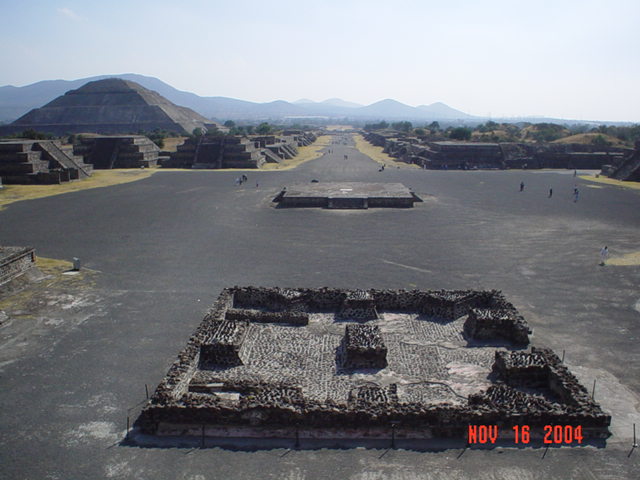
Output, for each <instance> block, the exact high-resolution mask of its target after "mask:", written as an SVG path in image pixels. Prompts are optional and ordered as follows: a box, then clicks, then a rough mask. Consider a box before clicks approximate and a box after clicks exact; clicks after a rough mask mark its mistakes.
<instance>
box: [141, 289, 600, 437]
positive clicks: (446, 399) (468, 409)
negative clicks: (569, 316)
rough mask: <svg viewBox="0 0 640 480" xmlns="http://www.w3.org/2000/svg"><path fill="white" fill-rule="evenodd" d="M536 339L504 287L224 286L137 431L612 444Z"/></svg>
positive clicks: (590, 406)
mask: <svg viewBox="0 0 640 480" xmlns="http://www.w3.org/2000/svg"><path fill="white" fill-rule="evenodd" d="M530 333H531V331H530V329H529V327H528V326H527V323H526V321H525V319H524V318H523V317H522V316H521V315H520V314H519V313H518V311H517V309H516V308H515V307H514V306H513V305H512V304H511V303H509V302H508V301H507V300H506V299H505V298H504V297H503V296H502V294H501V293H500V292H497V291H474V290H464V291H462V290H456V291H445V290H437V291H419V290H412V291H406V290H341V289H331V288H319V289H302V288H301V289H282V288H256V287H234V288H228V289H225V290H223V291H222V293H221V295H220V297H219V298H218V300H217V302H216V303H215V304H214V305H213V307H212V308H211V309H210V310H209V312H208V313H207V315H206V316H205V318H204V319H203V321H202V323H201V324H200V326H199V327H198V328H197V330H196V332H195V333H194V334H193V336H192V337H191V338H190V339H189V341H188V343H187V346H186V348H185V349H184V350H183V351H182V352H181V353H180V354H179V356H178V359H177V360H176V361H175V363H174V364H173V366H172V367H171V368H170V369H169V372H168V373H167V375H166V376H165V378H164V379H163V380H162V381H161V383H160V384H159V385H158V387H157V389H156V391H155V393H154V394H153V396H152V397H151V399H150V400H149V401H148V402H147V404H146V406H145V407H144V409H143V411H142V413H141V415H140V417H139V418H138V420H137V423H136V425H137V428H138V429H139V431H141V432H142V433H144V434H148V435H157V436H166V435H168V436H178V437H180V436H197V437H200V436H202V437H204V436H209V437H234V438H235V437H244V438H247V437H250V438H297V439H299V438H307V439H351V440H364V439H380V438H391V437H392V436H393V438H398V439H405V440H411V441H412V440H424V439H430V438H441V437H449V438H453V439H458V440H461V439H464V438H465V437H466V434H467V432H468V429H469V425H485V426H486V425H497V426H498V427H499V428H500V429H501V431H504V432H511V431H512V427H513V426H514V425H527V426H528V427H529V428H530V429H531V435H532V438H533V437H534V436H535V435H537V434H539V433H541V432H542V431H543V429H544V427H545V425H565V426H572V427H576V428H577V427H578V426H579V427H580V431H581V435H582V436H583V437H584V438H585V439H586V438H591V439H603V438H606V437H607V436H608V435H609V432H608V426H609V424H610V422H611V417H610V416H609V415H607V414H605V413H604V412H603V411H602V410H601V408H600V406H599V405H598V404H597V403H595V402H594V400H593V399H592V397H591V396H590V395H589V393H588V392H587V390H586V389H585V388H584V387H583V386H582V385H581V384H580V383H579V382H578V381H577V379H576V378H575V377H574V376H573V374H572V373H571V372H570V371H569V370H568V369H567V367H566V366H565V365H564V364H563V363H562V361H561V360H560V359H559V358H558V356H556V355H555V354H554V353H553V352H552V351H551V350H548V349H543V348H536V347H531V348H530V349H529V350H527V347H528V345H529V334H530ZM581 441H582V440H581ZM576 445H577V443H576Z"/></svg>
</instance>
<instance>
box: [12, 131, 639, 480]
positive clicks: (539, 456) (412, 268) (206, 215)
mask: <svg viewBox="0 0 640 480" xmlns="http://www.w3.org/2000/svg"><path fill="white" fill-rule="evenodd" d="M329 148H331V150H332V153H331V154H328V153H327V154H326V155H324V156H322V157H320V158H319V159H317V160H313V161H311V162H309V163H306V164H304V165H302V166H300V167H298V168H296V169H293V170H289V171H282V172H277V171H272V172H267V171H265V172H258V171H256V172H246V175H247V176H248V177H249V180H248V181H247V182H245V183H244V184H243V185H236V183H235V181H234V180H235V178H236V177H237V176H238V174H237V172H213V171H185V172H175V171H171V172H162V171H160V172H158V173H155V174H154V175H153V176H151V177H149V178H147V179H145V180H141V181H138V182H133V183H129V184H123V185H118V186H113V187H108V188H98V189H93V190H86V191H81V192H76V193H70V194H65V195H59V196H53V197H48V198H43V199H39V200H30V201H23V202H18V203H15V204H12V205H10V206H8V207H7V208H5V209H4V210H2V211H0V245H29V246H33V247H35V249H36V253H37V254H38V255H39V256H42V257H47V258H55V259H67V260H71V259H72V258H73V257H78V258H80V259H81V260H82V265H83V267H85V268H86V269H88V270H87V271H86V272H85V273H81V274H80V275H78V276H76V277H74V279H73V281H71V280H69V281H70V282H71V283H70V285H72V287H73V288H69V289H68V290H66V291H64V292H61V291H58V290H56V288H60V287H59V286H58V287H57V286H56V284H54V283H51V282H50V283H46V282H47V280H43V281H41V282H39V283H38V284H36V285H37V288H38V289H39V292H40V294H39V295H40V296H39V297H38V298H39V300H33V301H27V300H25V301H24V303H25V304H26V305H28V306H29V308H28V309H26V308H23V307H22V306H20V308H18V307H13V308H12V307H11V306H7V305H6V303H2V307H1V308H0V310H2V312H0V404H1V405H2V408H0V465H1V468H0V478H10V479H21V478H60V479H67V478H143V479H144V478H158V479H167V480H168V479H194V480H195V479H200V478H229V479H241V478H273V479H291V480H302V479H315V478H328V479H329V478H331V479H333V478H340V479H342V478H344V479H358V480H365V479H367V480H369V479H378V478H380V479H394V480H396V479H418V478H421V479H422V478H425V479H437V478H450V479H470V480H472V479H473V480H476V479H487V480H488V479H511V478H524V479H534V478H545V479H551V478H554V479H555V478H558V479H583V478H598V479H600V478H601V479H614V478H615V479H619V478H636V476H637V472H638V471H639V468H640V464H639V460H638V459H639V458H640V451H638V449H636V450H634V451H632V449H631V444H632V424H633V423H634V422H635V423H636V424H637V425H638V427H639V428H638V430H639V431H640V414H639V413H638V408H639V407H638V405H640V401H639V398H640V397H639V395H640V375H639V374H638V373H639V372H640V349H639V348H638V330H639V327H638V325H639V322H640V311H639V310H640V289H639V288H638V285H640V266H638V265H626V266H616V265H606V266H604V267H602V266H599V265H598V263H599V261H600V258H599V252H600V249H601V248H602V247H603V246H604V245H607V246H608V247H609V250H610V251H611V256H612V259H613V258H615V257H622V256H623V255H627V254H631V253H635V252H637V251H638V250H640V247H639V245H638V239H639V238H640V208H639V206H640V192H639V191H637V190H627V189H622V188H619V187H614V186H608V185H599V184H594V183H591V182H588V181H586V180H582V179H581V178H580V177H574V176H573V171H516V170H512V171H466V172H465V171H427V170H419V169H412V168H400V169H396V168H391V167H387V168H386V169H385V170H384V171H379V164H377V163H375V162H373V161H372V160H370V159H369V158H367V157H365V156H364V155H362V154H360V153H359V152H358V151H357V150H356V149H355V148H354V146H353V142H352V141H351V140H350V139H347V141H346V144H343V143H342V142H338V143H335V144H333V145H330V147H329ZM345 155H347V156H348V159H347V160H345V158H344V156H345ZM313 179H317V180H319V183H321V182H366V183H400V184H403V185H405V186H406V187H407V188H409V189H410V190H411V191H412V192H415V194H416V195H418V196H419V197H420V198H421V199H422V200H423V202H421V203H416V204H415V205H414V207H413V208H401V209H395V208H381V209H368V210H327V209H289V208H285V209H282V208H276V207H275V205H274V204H273V202H272V200H273V198H274V197H275V196H276V195H277V194H278V193H279V192H281V191H282V188H283V187H284V186H287V185H294V184H307V183H310V182H311V180H313ZM520 182H524V184H525V188H524V190H523V191H522V192H520V191H519V190H520V188H519V186H520ZM256 185H257V186H256ZM575 187H577V188H579V189H580V198H579V200H578V201H577V202H574V197H573V195H572V194H573V190H574V188H575ZM550 188H552V189H553V192H554V193H553V196H552V197H551V198H548V192H549V189H550ZM1 194H2V193H1V192H0V195H1ZM230 285H257V286H267V287H270V286H280V287H291V286H296V287H298V286H299V287H309V288H317V287H323V286H330V287H334V288H345V289H353V288H361V289H370V288H381V289H384V288H389V289H403V288H404V289H424V290H429V289H441V288H442V289H452V290H455V289H477V290H490V289H497V290H501V291H502V292H503V294H504V295H505V297H506V298H508V299H509V301H510V302H512V303H513V304H514V305H515V306H516V307H517V309H518V310H519V312H520V313H521V314H522V315H523V316H524V317H525V318H526V320H527V322H528V323H529V326H530V327H531V328H532V329H533V335H532V337H531V340H532V344H534V345H537V346H542V347H549V348H551V349H553V350H554V351H555V352H556V353H558V355H561V354H562V353H563V352H564V357H565V363H566V364H567V366H568V367H569V368H570V369H571V371H572V372H573V373H574V374H575V375H576V376H577V377H578V379H579V380H580V382H581V383H582V384H583V385H585V386H586V387H587V388H588V389H589V390H590V391H591V389H592V386H593V385H594V380H595V400H596V401H598V402H599V404H600V405H601V406H602V408H603V409H604V410H605V411H606V412H607V413H609V414H611V415H612V424H611V428H610V430H611V432H612V436H611V437H610V438H609V439H608V440H607V442H606V447H604V448H596V447H594V446H588V447H563V448H550V449H549V450H548V451H547V450H546V449H544V448H531V447H529V448H514V447H509V446H507V445H501V446H499V447H496V448H494V449H482V448H470V449H464V448H459V447H456V448H448V449H445V448H439V449H435V450H434V449H431V450H428V451H417V450H410V449H407V448H406V447H407V445H402V444H399V445H398V446H399V447H400V448H399V449H397V450H389V451H387V447H388V445H387V444H385V443H382V444H375V445H373V446H374V447H375V448H370V449H362V448H358V449H355V448H354V449H331V448H320V446H317V447H318V448H313V449H311V448H307V447H308V446H305V445H304V444H303V445H302V448H301V449H300V450H295V449H293V450H288V448H293V441H282V442H280V443H278V444H274V446H273V448H267V449H265V448H263V449H258V450H255V449H250V448H247V449H237V448H222V447H213V446H208V447H207V448H199V447H200V443H199V441H195V442H194V441H191V440H185V441H184V442H183V443H182V444H179V445H176V444H175V443H171V444H167V445H166V447H167V448H160V447H157V446H148V447H146V446H131V445H129V444H126V443H123V442H122V441H123V439H124V436H125V433H126V426H127V424H126V420H127V415H128V414H129V416H130V417H131V420H132V421H133V419H135V416H136V415H137V414H138V412H139V411H140V407H141V405H142V404H143V402H144V400H145V384H146V385H148V388H149V390H150V391H151V390H152V389H153V388H155V386H156V385H157V384H158V383H159V382H160V380H161V379H162V378H163V376H164V375H165V373H166V372H167V369H168V368H169V366H170V365H171V364H172V363H173V362H174V360H175V355H176V353H177V352H179V351H180V350H181V349H182V348H183V346H184V345H185V343H186V341H187V339H188V338H189V336H190V335H191V333H192V332H193V331H194V330H195V329H196V327H197V325H198V324H199V322H200V320H201V319H202V317H203V315H204V314H205V312H206V311H207V309H208V307H209V306H210V305H211V304H212V303H213V302H214V301H215V299H216V298H217V296H218V295H219V294H220V292H221V290H222V289H223V288H225V287H227V286H230ZM16 305H17V303H16ZM21 305H22V304H21ZM445 334H446V335H445ZM443 335H444V336H445V337H446V338H445V340H446V339H448V338H449V337H448V336H447V335H449V333H447V332H444V333H443ZM443 338H444V337H443ZM445 446H447V445H445V444H442V447H445ZM403 447H404V448H403Z"/></svg>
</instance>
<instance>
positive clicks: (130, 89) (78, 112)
mask: <svg viewBox="0 0 640 480" xmlns="http://www.w3.org/2000/svg"><path fill="white" fill-rule="evenodd" d="M205 123H213V122H211V121H209V120H207V119H206V118H205V117H203V116H202V115H200V114H199V113H196V112H194V111H193V110H191V109H190V108H186V107H180V106H178V105H175V104H173V103H171V102H170V101H169V100H167V99H166V98H164V97H163V96H162V95H160V94H159V93H157V92H154V91H152V90H148V89H146V88H144V87H143V86H142V85H139V84H137V83H135V82H131V81H128V80H122V79H120V78H108V79H105V80H97V81H95V82H89V83H87V84H85V85H83V86H82V87H80V88H78V89H77V90H70V91H68V92H67V93H65V94H64V95H62V96H60V97H58V98H56V99H55V100H53V101H51V102H49V103H47V104H46V105H45V106H43V107H40V108H36V109H33V110H31V111H30V112H29V113H27V114H25V115H23V116H22V117H20V118H19V119H17V120H16V121H15V122H13V123H11V124H10V125H7V126H5V127H3V128H2V130H3V131H7V132H6V133H13V132H21V131H23V130H26V129H34V130H37V131H40V132H47V133H52V134H54V135H64V134H67V133H81V132H92V133H103V134H116V133H118V134H125V133H138V132H150V131H153V130H156V129H159V130H166V131H168V132H175V133H180V134H185V133H186V134H190V133H192V132H193V130H194V129H195V128H203V129H205V130H206V128H205V126H204V124H205ZM8 130H11V132H8Z"/></svg>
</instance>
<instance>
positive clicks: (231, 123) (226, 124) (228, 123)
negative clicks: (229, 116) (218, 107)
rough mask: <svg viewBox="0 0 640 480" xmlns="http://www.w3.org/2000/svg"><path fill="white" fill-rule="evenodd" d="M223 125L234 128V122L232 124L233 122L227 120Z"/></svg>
mask: <svg viewBox="0 0 640 480" xmlns="http://www.w3.org/2000/svg"><path fill="white" fill-rule="evenodd" d="M223 125H224V126H225V127H229V128H233V127H235V126H236V122H234V121H233V120H227V121H226V122H224V123H223Z"/></svg>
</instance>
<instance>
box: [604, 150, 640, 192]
mask: <svg viewBox="0 0 640 480" xmlns="http://www.w3.org/2000/svg"><path fill="white" fill-rule="evenodd" d="M609 177H610V178H613V179H615V180H626V181H634V182H640V141H637V142H636V149H635V150H634V151H633V153H632V154H631V155H629V156H628V157H627V158H625V159H624V160H623V161H622V163H621V164H620V165H619V166H618V167H616V168H614V170H613V172H612V173H611V174H610V175H609Z"/></svg>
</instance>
